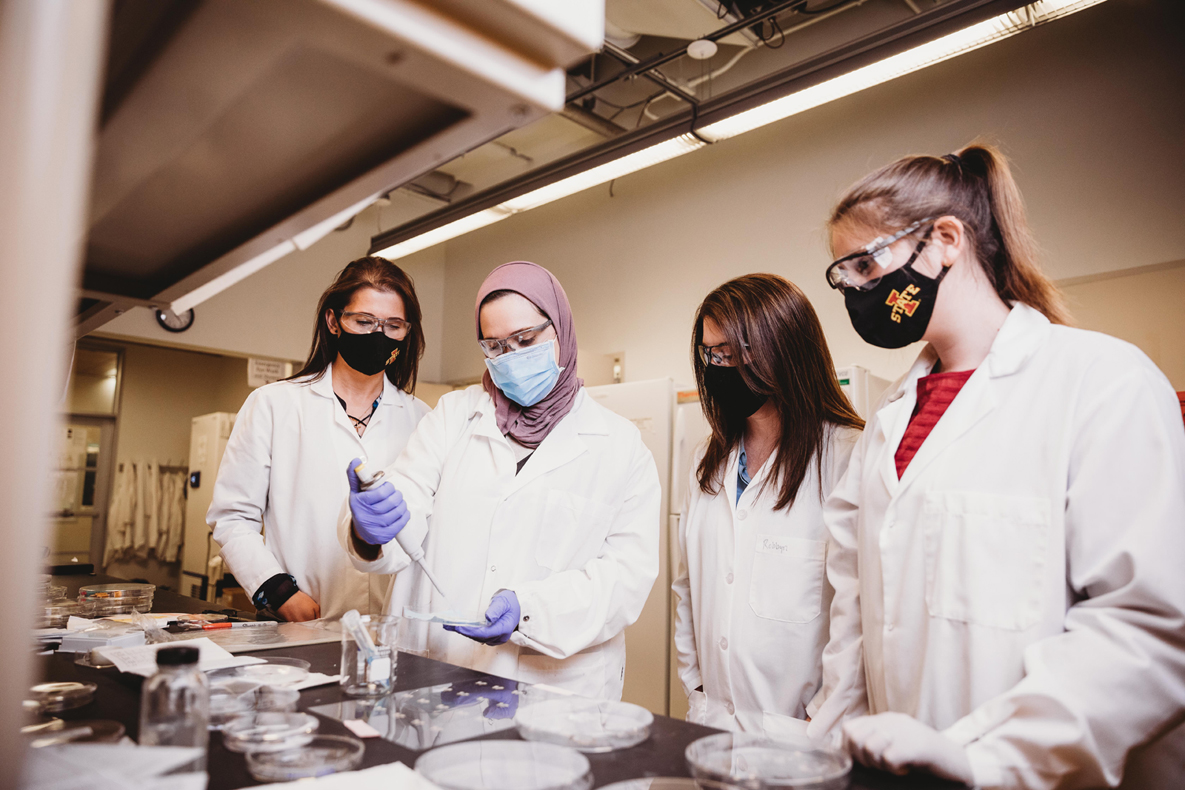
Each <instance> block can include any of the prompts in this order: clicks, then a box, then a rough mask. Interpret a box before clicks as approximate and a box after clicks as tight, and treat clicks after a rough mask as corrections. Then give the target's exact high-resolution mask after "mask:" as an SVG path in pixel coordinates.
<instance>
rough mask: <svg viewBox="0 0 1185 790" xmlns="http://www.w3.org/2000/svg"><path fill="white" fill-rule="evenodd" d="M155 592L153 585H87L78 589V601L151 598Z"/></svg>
mask: <svg viewBox="0 0 1185 790" xmlns="http://www.w3.org/2000/svg"><path fill="white" fill-rule="evenodd" d="M154 592H156V585H154V584H133V583H130V582H129V583H126V584H88V585H86V586H85V587H79V588H78V598H79V600H81V599H83V598H88V599H96V600H103V599H120V598H136V599H143V598H152V594H153V593H154Z"/></svg>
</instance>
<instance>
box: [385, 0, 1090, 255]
mask: <svg viewBox="0 0 1185 790" xmlns="http://www.w3.org/2000/svg"><path fill="white" fill-rule="evenodd" d="M1102 2H1104V0H1036V2H1032V3H1029V4H1027V5H1025V6H1022V7H1021V8H1018V9H1017V10H1015V11H1008V12H1006V13H1002V14H999V15H997V16H994V17H991V18H990V19H987V20H985V21H983V22H979V23H977V24H974V25H971V26H970V27H967V28H964V29H963V30H959V31H957V32H954V33H951V34H949V35H946V36H942V37H941V38H937V39H935V40H933V41H929V42H927V43H925V44H921V45H919V46H916V47H913V48H912V49H908V50H906V51H904V52H901V53H898V54H896V55H892V56H890V57H887V58H884V59H882V60H879V61H877V62H875V63H872V64H869V65H867V66H864V67H862V68H858V69H855V70H854V71H850V72H848V73H847V74H843V75H841V76H839V77H835V78H833V79H830V80H827V81H825V82H821V83H819V84H817V85H812V86H810V87H808V88H803V89H802V90H799V91H796V92H794V93H791V94H789V95H787V96H783V97H780V98H777V99H773V100H772V101H769V102H766V103H765V104H762V105H760V106H757V107H754V108H752V109H749V110H745V111H742V112H739V113H737V114H736V115H733V116H731V117H728V118H724V119H723V120H720V121H716V122H714V123H711V124H708V125H706V126H703V127H702V128H699V129H696V131H695V133H694V134H682V135H680V136H678V137H675V138H671V139H669V140H665V141H663V142H661V143H657V144H656V145H652V146H650V147H649V148H644V149H642V150H640V151H635V152H634V153H631V154H627V155H626V156H623V157H621V158H619V159H614V160H612V161H609V162H606V163H604V164H601V165H598V166H596V167H593V168H591V169H589V170H585V171H583V172H580V173H577V174H575V175H572V176H568V177H567V178H563V179H560V180H559V181H556V182H554V183H551V184H547V185H545V186H542V187H539V188H537V189H534V190H532V191H530V192H527V193H525V194H522V195H519V196H517V197H514V198H511V199H509V200H506V201H504V202H502V203H499V204H498V205H496V206H493V207H491V208H487V209H484V210H482V211H479V212H477V213H475V214H470V215H468V216H465V217H461V218H460V219H456V220H453V221H452V222H449V223H448V224H445V225H441V226H440V227H437V228H433V229H432V230H428V231H426V232H424V233H420V234H418V235H416V236H413V237H411V238H408V239H405V240H403V241H399V242H396V243H395V244H392V245H390V246H389V247H386V248H383V249H381V250H378V251H377V252H375V253H374V254H375V255H381V256H383V257H385V258H389V259H391V260H395V259H398V258H402V257H405V256H407V255H410V254H412V253H413V252H419V251H420V250H423V249H426V248H428V247H432V246H434V245H436V244H440V243H441V242H444V241H448V240H449V239H453V238H456V237H458V236H462V235H464V234H466V233H468V232H470V231H472V230H477V229H478V228H482V227H485V226H486V225H490V224H492V223H494V222H497V221H499V220H502V219H506V218H507V217H510V216H513V215H514V214H517V213H520V212H523V211H528V210H530V209H533V208H536V207H538V206H541V205H543V204H545V203H550V202H552V201H554V200H559V199H560V198H563V197H567V196H568V195H572V194H575V193H576V192H582V191H584V190H586V189H589V188H591V187H594V186H598V185H599V184H604V183H606V182H609V181H612V180H613V179H615V178H621V177H622V176H624V175H627V174H629V173H633V172H636V171H638V170H642V169H644V168H647V167H650V166H651V165H656V164H658V163H660V162H665V161H668V160H670V159H674V158H675V157H677V156H682V155H683V154H686V153H690V152H692V151H695V150H698V149H700V148H703V147H704V146H705V145H707V144H708V143H714V142H718V141H720V140H727V139H728V138H730V137H735V136H737V135H739V134H744V133H745V132H748V131H752V130H753V129H757V128H760V127H762V126H765V125H767V124H770V123H773V122H774V121H780V120H782V119H784V118H789V117H790V116H792V115H797V114H798V113H801V112H804V111H806V110H810V109H813V108H815V107H818V106H820V105H823V104H826V103H828V102H832V101H835V100H836V99H839V98H842V97H844V96H850V95H852V94H853V93H857V92H859V91H862V90H865V89H867V88H871V87H874V86H876V85H880V84H883V83H885V82H889V81H890V80H894V79H896V78H898V77H902V76H904V75H906V74H910V73H912V72H915V71H919V70H921V69H924V68H926V67H927V66H933V65H935V64H938V63H941V62H943V61H945V60H950V59H951V58H954V57H956V56H958V55H961V54H963V53H966V52H972V51H974V50H976V49H979V48H980V47H984V46H987V45H988V44H992V43H995V42H997V41H1001V40H1003V39H1005V38H1009V37H1011V36H1014V35H1016V34H1017V33H1021V32H1023V31H1025V30H1028V29H1030V28H1033V27H1036V26H1038V25H1041V24H1045V23H1046V22H1052V21H1053V20H1055V19H1060V18H1061V17H1064V16H1068V15H1070V14H1073V13H1076V12H1078V11H1082V10H1084V9H1086V8H1089V7H1091V6H1094V5H1098V4H1100V3H1102Z"/></svg>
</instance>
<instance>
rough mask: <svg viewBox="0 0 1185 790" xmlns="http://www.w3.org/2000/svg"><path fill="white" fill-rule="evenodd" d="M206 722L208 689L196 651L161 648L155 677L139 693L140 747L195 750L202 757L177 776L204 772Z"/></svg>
mask: <svg viewBox="0 0 1185 790" xmlns="http://www.w3.org/2000/svg"><path fill="white" fill-rule="evenodd" d="M209 721H210V687H209V684H208V683H207V681H206V676H205V675H204V674H203V673H202V672H201V671H200V670H199V669H198V649H197V648H196V647H165V648H161V649H160V650H159V651H157V654H156V674H155V675H153V676H152V677H150V678H148V679H147V680H145V681H144V686H143V688H142V690H141V692H140V745H141V746H192V747H198V748H200V749H201V750H202V753H201V756H200V757H199V758H197V759H195V760H194V762H192V763H190V764H187V765H185V766H183V767H181V768H179V769H177V773H181V772H188V771H205V770H206V752H207V749H208V747H209V741H210V734H209V732H208V730H207V727H208V725H209Z"/></svg>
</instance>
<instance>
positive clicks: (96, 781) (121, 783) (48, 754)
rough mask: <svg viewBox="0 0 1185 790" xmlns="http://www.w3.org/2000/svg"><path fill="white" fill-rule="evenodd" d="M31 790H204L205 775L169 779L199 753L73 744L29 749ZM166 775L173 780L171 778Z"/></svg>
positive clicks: (26, 782) (167, 748)
mask: <svg viewBox="0 0 1185 790" xmlns="http://www.w3.org/2000/svg"><path fill="white" fill-rule="evenodd" d="M26 754H27V757H26V760H25V775H24V781H23V782H22V787H24V788H26V790H126V788H129V787H135V788H141V789H145V788H162V790H163V788H168V789H169V790H204V788H205V787H206V779H207V777H206V774H205V773H189V774H169V772H170V771H172V770H174V769H176V768H179V767H180V766H182V765H185V764H186V763H189V762H192V761H193V760H194V759H195V758H196V757H198V756H199V755H200V754H201V750H200V749H191V748H183V747H177V746H136V745H135V744H122V743H118V744H116V743H111V744H108V743H70V744H62V745H60V746H47V747H45V748H43V749H29V750H28V752H27V753H26ZM166 774H168V775H167V776H166Z"/></svg>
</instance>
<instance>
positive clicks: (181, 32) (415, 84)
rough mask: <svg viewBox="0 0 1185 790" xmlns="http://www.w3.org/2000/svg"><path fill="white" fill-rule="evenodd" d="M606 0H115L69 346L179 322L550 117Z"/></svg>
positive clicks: (595, 40)
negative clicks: (159, 322) (384, 198)
mask: <svg viewBox="0 0 1185 790" xmlns="http://www.w3.org/2000/svg"><path fill="white" fill-rule="evenodd" d="M603 29H604V3H603V0H565V2H564V3H550V2H543V1H542V0H442V1H440V2H433V3H417V2H410V0H116V2H115V3H114V5H113V12H112V16H111V24H110V33H109V44H108V53H107V71H106V75H105V80H104V86H103V98H102V109H101V117H100V119H99V127H98V132H97V139H96V144H95V145H96V148H95V163H94V169H93V177H92V185H91V201H90V216H89V224H88V232H87V238H86V240H85V268H84V274H83V282H82V288H83V290H82V299H81V301H80V304H79V308H78V313H77V320H76V330H75V331H76V334H77V335H82V334H85V333H87V332H89V331H92V330H94V329H96V328H97V327H99V326H101V325H102V324H103V323H105V322H106V321H108V320H110V319H111V318H113V317H114V316H115V315H117V314H118V313H119V312H123V311H124V310H127V309H129V308H130V307H132V306H135V305H150V304H151V305H157V306H160V307H169V306H173V307H175V308H176V309H177V310H178V312H181V311H183V310H185V309H188V308H189V307H192V306H193V305H194V304H197V303H198V302H200V301H202V300H203V299H204V298H207V297H208V296H210V295H213V293H216V292H217V291H219V290H221V289H223V288H225V287H228V286H229V285H231V284H233V283H234V282H235V281H237V280H239V279H242V278H243V277H245V276H247V275H248V274H250V273H252V272H254V271H257V270H258V269H260V268H262V267H263V266H266V265H268V264H269V263H271V262H273V261H275V260H278V259H279V258H281V257H283V256H284V255H285V254H287V253H288V252H291V251H292V250H295V249H304V248H306V247H308V246H309V245H311V244H312V243H313V242H315V241H316V240H317V239H319V238H321V237H322V236H324V235H325V234H327V233H329V232H330V231H331V230H332V229H333V228H334V227H337V226H338V225H340V224H342V223H343V222H345V221H346V220H348V219H349V218H350V217H352V216H353V215H354V214H356V213H357V212H358V211H360V210H361V209H362V208H364V207H365V206H367V205H369V203H370V202H372V201H373V200H374V199H375V198H377V197H378V196H380V195H382V194H384V193H386V192H389V191H390V190H391V189H393V188H395V187H398V186H400V185H402V184H404V183H406V182H409V181H411V180H413V179H415V178H417V177H420V176H422V175H424V174H425V173H429V172H431V171H432V170H433V169H434V168H435V167H436V166H437V165H439V164H441V163H443V162H447V161H448V160H450V159H453V158H454V157H455V156H457V155H459V154H461V153H463V152H465V151H467V150H470V149H472V148H474V147H475V146H477V145H480V144H481V143H483V142H485V141H487V140H490V139H492V138H494V137H497V136H498V135H501V134H503V133H505V132H506V131H508V130H511V129H514V128H516V127H518V126H521V125H523V124H525V123H527V122H529V121H531V120H534V119H536V118H538V117H541V116H543V115H544V114H546V113H547V112H549V111H552V110H558V109H560V108H562V106H563V102H564V67H565V66H567V65H568V64H570V63H572V62H574V61H576V60H578V59H580V58H581V57H583V56H585V55H586V54H588V53H589V52H591V51H594V50H596V49H598V48H599V47H600V44H601V40H602V36H603Z"/></svg>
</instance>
